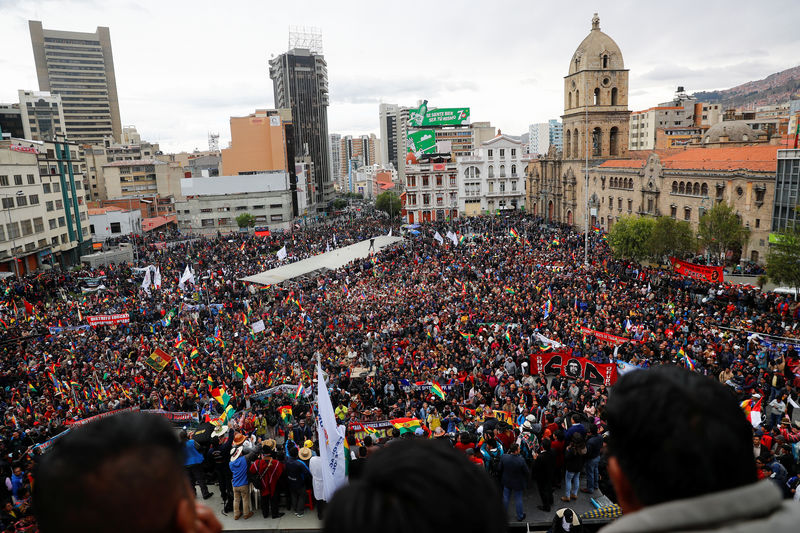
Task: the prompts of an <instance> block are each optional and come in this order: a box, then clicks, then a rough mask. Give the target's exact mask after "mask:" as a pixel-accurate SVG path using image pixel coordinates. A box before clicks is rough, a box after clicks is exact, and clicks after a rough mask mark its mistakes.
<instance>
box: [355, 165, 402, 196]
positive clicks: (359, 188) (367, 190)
mask: <svg viewBox="0 0 800 533" xmlns="http://www.w3.org/2000/svg"><path fill="white" fill-rule="evenodd" d="M396 185H397V171H396V170H395V169H394V168H392V167H391V166H388V167H386V166H383V165H377V164H376V165H369V166H365V167H361V168H359V169H358V170H357V171H356V172H355V174H354V177H353V192H354V193H357V194H360V195H362V196H363V197H364V199H365V200H375V198H376V197H377V196H378V195H379V194H380V193H382V192H384V191H392V190H395V189H396Z"/></svg>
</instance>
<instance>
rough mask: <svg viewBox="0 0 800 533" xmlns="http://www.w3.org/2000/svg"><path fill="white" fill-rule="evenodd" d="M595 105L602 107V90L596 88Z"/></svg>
mask: <svg viewBox="0 0 800 533" xmlns="http://www.w3.org/2000/svg"><path fill="white" fill-rule="evenodd" d="M594 105H600V89H599V88H596V89H595V90H594Z"/></svg>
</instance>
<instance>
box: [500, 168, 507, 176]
mask: <svg viewBox="0 0 800 533" xmlns="http://www.w3.org/2000/svg"><path fill="white" fill-rule="evenodd" d="M500 177H501V178H505V177H506V166H505V165H500Z"/></svg>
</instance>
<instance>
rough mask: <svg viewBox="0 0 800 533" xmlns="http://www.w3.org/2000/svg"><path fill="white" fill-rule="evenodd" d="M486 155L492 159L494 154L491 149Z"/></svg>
mask: <svg viewBox="0 0 800 533" xmlns="http://www.w3.org/2000/svg"><path fill="white" fill-rule="evenodd" d="M488 155H489V157H494V153H493V152H492V150H491V149H490V150H489V151H488Z"/></svg>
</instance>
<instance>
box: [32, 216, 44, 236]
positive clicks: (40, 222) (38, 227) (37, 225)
mask: <svg viewBox="0 0 800 533" xmlns="http://www.w3.org/2000/svg"><path fill="white" fill-rule="evenodd" d="M33 230H34V231H35V232H36V233H41V232H43V231H44V219H42V217H36V218H34V219H33Z"/></svg>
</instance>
